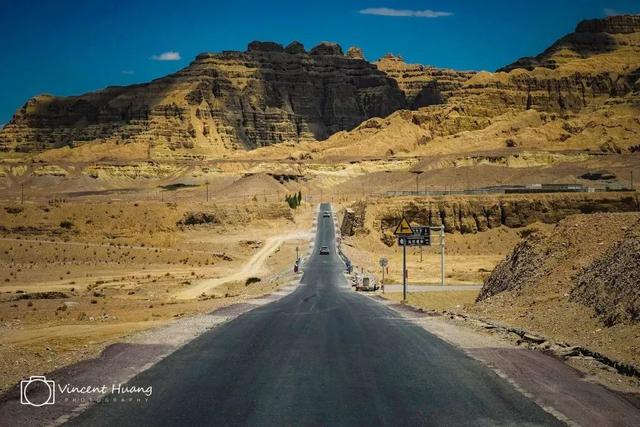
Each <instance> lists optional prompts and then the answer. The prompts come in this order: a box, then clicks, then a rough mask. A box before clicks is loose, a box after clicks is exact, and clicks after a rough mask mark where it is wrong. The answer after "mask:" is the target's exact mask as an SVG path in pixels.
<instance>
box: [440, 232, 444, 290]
mask: <svg viewBox="0 0 640 427" xmlns="http://www.w3.org/2000/svg"><path fill="white" fill-rule="evenodd" d="M440 284H441V285H442V286H444V225H441V226H440Z"/></svg>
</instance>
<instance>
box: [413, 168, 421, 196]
mask: <svg viewBox="0 0 640 427" xmlns="http://www.w3.org/2000/svg"><path fill="white" fill-rule="evenodd" d="M422 172H423V171H418V170H413V171H411V173H413V174H415V175H416V196H417V195H418V194H420V175H421V174H422Z"/></svg>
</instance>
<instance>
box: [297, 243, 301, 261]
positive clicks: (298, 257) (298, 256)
mask: <svg viewBox="0 0 640 427" xmlns="http://www.w3.org/2000/svg"><path fill="white" fill-rule="evenodd" d="M298 251H299V249H298V247H297V246H296V261H298V260H299V259H300V255H299V253H298Z"/></svg>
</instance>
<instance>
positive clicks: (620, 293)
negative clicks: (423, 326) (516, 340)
mask: <svg viewBox="0 0 640 427" xmlns="http://www.w3.org/2000/svg"><path fill="white" fill-rule="evenodd" d="M477 302H481V304H477V305H476V306H475V307H474V310H475V311H479V312H483V313H485V315H486V313H490V312H493V311H495V310H498V311H499V313H500V315H502V316H505V317H507V318H515V319H523V318H525V319H529V320H528V321H529V322H531V323H532V324H535V325H536V329H538V330H544V331H546V332H547V333H556V332H557V331H558V330H559V329H562V330H564V331H565V332H563V334H564V335H563V336H575V337H576V339H581V340H582V343H583V344H585V343H587V342H591V341H593V340H594V339H595V338H596V337H598V341H597V342H598V345H599V346H600V348H604V349H609V348H612V349H613V350H615V351H616V352H618V353H619V354H620V353H625V352H626V354H631V359H630V360H635V359H633V358H634V357H635V356H637V352H636V353H634V350H633V349H634V348H635V344H634V345H631V347H628V346H627V342H626V341H627V340H626V338H625V337H626V336H629V337H631V336H635V335H634V334H637V332H634V331H637V327H638V326H640V214H638V213H637V212H636V213H624V214H593V215H574V216H571V217H568V218H566V219H565V220H563V221H561V222H560V223H558V224H557V225H556V227H555V228H554V229H553V230H552V231H550V232H541V231H539V232H536V233H533V234H531V235H529V236H528V237H527V238H526V239H525V240H523V241H522V242H521V243H520V244H518V245H517V246H516V247H515V248H514V249H513V251H512V252H511V253H510V254H509V255H507V257H506V258H505V259H504V260H503V261H501V262H500V263H499V264H498V266H497V267H496V268H495V269H494V271H493V272H492V273H491V275H490V276H489V277H488V278H487V279H486V280H485V283H484V285H483V287H482V290H481V291H480V294H479V296H478V298H477ZM495 315H496V314H495V313H494V314H493V315H492V316H495ZM585 316H586V318H585ZM576 322H578V323H579V324H576ZM581 322H584V324H585V325H589V326H582V323H581ZM580 327H583V328H589V329H587V330H586V331H585V330H581V329H579V328H580ZM592 328H593V329H592ZM604 328H611V329H607V332H602V331H603V329H604ZM609 330H610V331H611V332H608V331H609ZM567 331H569V332H567ZM599 332H601V333H600V334H598V333H599ZM567 334H568V335H567ZM594 334H596V335H594ZM577 337H581V338H577ZM607 337H609V338H607ZM614 340H615V341H614ZM612 343H617V344H612ZM621 344H622V345H624V346H625V347H624V348H619V347H615V346H616V345H618V346H619V345H621ZM625 349H626V350H625ZM589 356H593V354H589ZM598 357H599V358H602V357H600V356H598ZM616 369H618V368H616Z"/></svg>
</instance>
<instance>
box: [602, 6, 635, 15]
mask: <svg viewBox="0 0 640 427" xmlns="http://www.w3.org/2000/svg"><path fill="white" fill-rule="evenodd" d="M602 11H603V12H604V14H605V15H606V16H616V15H634V14H633V13H629V12H622V11H619V10H616V9H611V8H610V7H605V8H604V9H602Z"/></svg>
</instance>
